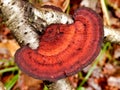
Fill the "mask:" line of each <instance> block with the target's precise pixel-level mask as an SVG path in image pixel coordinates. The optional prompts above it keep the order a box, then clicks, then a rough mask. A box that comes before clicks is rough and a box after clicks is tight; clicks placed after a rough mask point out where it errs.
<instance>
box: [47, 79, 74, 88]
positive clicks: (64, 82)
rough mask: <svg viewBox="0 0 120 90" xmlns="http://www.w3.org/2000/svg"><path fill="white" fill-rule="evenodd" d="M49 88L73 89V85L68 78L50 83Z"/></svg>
mask: <svg viewBox="0 0 120 90" xmlns="http://www.w3.org/2000/svg"><path fill="white" fill-rule="evenodd" d="M48 88H49V90H72V87H71V85H70V83H69V81H68V80H67V79H61V80H58V81H57V82H54V83H52V84H50V85H48Z"/></svg>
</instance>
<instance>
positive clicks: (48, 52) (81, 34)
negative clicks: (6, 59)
mask: <svg viewBox="0 0 120 90" xmlns="http://www.w3.org/2000/svg"><path fill="white" fill-rule="evenodd" d="M73 19H74V23H72V24H52V25H49V26H48V27H47V28H46V30H45V32H44V34H43V35H42V36H41V37H40V38H39V40H40V42H39V47H38V48H37V49H35V50H33V49H31V48H30V47H28V46H23V47H21V48H20V49H19V50H17V52H16V54H15V62H16V63H17V65H18V66H19V67H20V69H21V70H22V71H24V72H25V73H27V74H29V75H30V76H32V77H34V78H38V79H41V80H49V81H55V80H58V79H61V78H64V77H67V76H70V75H73V74H75V73H77V72H78V71H80V70H81V69H83V68H84V67H85V66H87V65H88V64H90V63H91V62H92V61H93V60H94V59H95V58H96V57H97V55H98V54H99V51H100V49H101V44H102V40H103V25H102V20H101V18H100V17H99V15H98V14H96V13H95V12H94V11H93V10H91V9H89V8H85V7H83V8H79V9H78V10H76V11H75V13H74V15H73Z"/></svg>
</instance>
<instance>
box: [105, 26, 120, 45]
mask: <svg viewBox="0 0 120 90" xmlns="http://www.w3.org/2000/svg"><path fill="white" fill-rule="evenodd" d="M104 32H105V34H104V36H105V40H106V41H110V42H112V43H117V44H119V45H120V29H113V28H110V27H104Z"/></svg>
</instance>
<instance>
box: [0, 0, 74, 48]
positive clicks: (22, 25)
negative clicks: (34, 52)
mask: <svg viewBox="0 0 120 90" xmlns="http://www.w3.org/2000/svg"><path fill="white" fill-rule="evenodd" d="M0 9H1V11H2V14H3V17H4V19H5V21H6V24H7V25H8V27H9V29H10V30H11V32H12V33H13V35H14V36H15V38H16V39H17V41H18V43H19V44H20V45H21V46H23V45H29V47H31V48H32V49H36V48H37V47H38V46H39V44H38V43H39V40H38V38H39V35H38V34H39V33H38V32H40V33H41V32H43V30H44V28H45V27H46V26H48V25H50V24H53V23H63V24H66V23H72V22H73V20H72V19H71V17H70V16H68V15H66V14H64V13H63V12H59V11H57V10H52V9H51V8H50V9H48V8H41V9H39V10H37V9H36V8H34V7H33V6H32V5H31V4H30V3H28V2H26V1H25V0H17V1H16V0H0Z"/></svg>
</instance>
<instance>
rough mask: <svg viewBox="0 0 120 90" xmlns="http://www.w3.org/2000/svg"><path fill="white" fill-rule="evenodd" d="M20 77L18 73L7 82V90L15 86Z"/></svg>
mask: <svg viewBox="0 0 120 90" xmlns="http://www.w3.org/2000/svg"><path fill="white" fill-rule="evenodd" d="M18 78H19V74H16V75H15V76H14V77H13V78H12V79H11V80H10V81H9V82H7V83H6V84H5V88H6V90H11V88H12V87H13V86H14V84H15V83H16V82H17V80H18Z"/></svg>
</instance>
